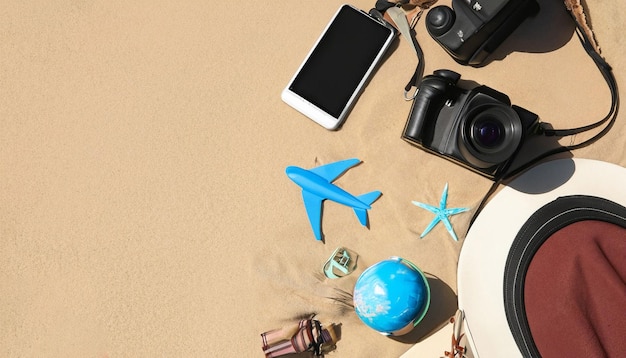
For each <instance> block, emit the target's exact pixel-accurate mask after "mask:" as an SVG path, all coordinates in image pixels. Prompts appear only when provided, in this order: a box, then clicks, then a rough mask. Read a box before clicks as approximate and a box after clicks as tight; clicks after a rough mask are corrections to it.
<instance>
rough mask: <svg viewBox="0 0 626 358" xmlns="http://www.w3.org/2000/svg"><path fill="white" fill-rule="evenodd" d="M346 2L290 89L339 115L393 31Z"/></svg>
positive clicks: (328, 111) (335, 115) (323, 108)
mask: <svg viewBox="0 0 626 358" xmlns="http://www.w3.org/2000/svg"><path fill="white" fill-rule="evenodd" d="M368 16H369V15H366V14H363V13H361V12H359V11H358V10H356V9H354V8H352V7H350V6H347V5H344V6H342V8H341V9H340V10H339V12H338V13H337V16H336V17H335V19H334V21H333V22H332V23H331V24H330V26H329V27H328V29H327V31H326V32H325V33H324V35H323V36H322V37H321V39H320V41H319V42H318V44H317V46H316V47H315V49H314V50H313V51H312V52H311V55H310V57H309V58H308V59H307V61H306V62H305V63H304V65H303V66H302V68H301V70H300V72H299V73H298V75H296V77H295V78H294V80H293V82H292V84H291V86H289V89H290V90H291V91H293V92H295V93H296V94H298V95H299V96H301V97H302V98H304V99H306V100H307V101H309V102H311V103H313V104H314V105H316V106H317V107H319V108H321V109H322V110H324V111H326V112H327V113H328V114H330V115H332V116H333V117H335V118H338V117H339V115H340V114H341V112H342V111H343V109H344V108H345V107H346V105H347V103H348V101H349V100H350V97H351V96H352V95H353V93H354V92H355V90H356V89H357V87H358V86H359V83H360V82H361V80H363V77H364V76H365V75H366V74H367V71H368V70H369V68H370V67H371V65H372V63H373V62H374V60H375V59H376V56H377V55H378V54H379V53H380V51H381V49H382V48H383V46H384V44H385V42H386V41H387V39H388V38H389V34H390V32H391V30H390V29H389V28H387V27H385V26H384V25H382V24H380V23H378V22H377V21H374V20H373V19H371V18H368Z"/></svg>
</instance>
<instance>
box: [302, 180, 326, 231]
mask: <svg viewBox="0 0 626 358" xmlns="http://www.w3.org/2000/svg"><path fill="white" fill-rule="evenodd" d="M302 199H304V207H305V208H306V214H307V215H308V216H309V222H310V223H311V228H312V229H313V233H314V234H315V239H317V240H322V201H324V198H320V197H319V196H317V195H315V194H311V193H309V192H308V191H306V190H302Z"/></svg>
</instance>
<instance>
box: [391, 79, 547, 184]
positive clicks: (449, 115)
mask: <svg viewBox="0 0 626 358" xmlns="http://www.w3.org/2000/svg"><path fill="white" fill-rule="evenodd" d="M460 78H461V76H460V75H459V74H458V73H456V72H453V71H449V70H438V71H435V73H434V74H433V75H430V76H426V77H424V79H423V80H422V82H421V83H420V86H419V88H418V91H417V95H416V97H415V99H414V100H413V105H412V107H411V112H410V113H409V118H408V119H407V123H406V126H405V128H404V132H403V134H402V138H403V139H404V140H406V141H408V142H409V143H411V144H414V145H416V146H418V147H420V148H422V149H425V150H427V151H429V152H433V153H435V154H438V155H441V156H443V157H445V158H447V159H450V160H452V161H454V162H456V163H458V164H461V165H464V166H466V167H468V168H470V169H472V170H474V171H476V172H478V173H479V174H482V175H483V176H486V177H489V178H491V179H494V178H497V177H498V176H499V175H500V174H502V173H504V172H505V170H506V169H507V167H508V166H509V164H510V162H511V160H512V159H513V158H514V156H515V154H516V153H517V152H518V150H519V148H520V147H521V146H522V144H523V143H524V142H525V141H526V140H527V139H528V137H529V135H530V133H532V129H533V127H534V126H535V125H536V124H537V123H538V117H537V115H536V114H534V113H532V112H530V111H528V110H526V109H524V108H521V107H518V106H515V105H511V101H510V100H509V97H508V96H507V95H505V94H503V93H501V92H498V91H496V90H494V89H492V88H489V87H487V86H477V85H472V86H461V85H458V84H459V80H460Z"/></svg>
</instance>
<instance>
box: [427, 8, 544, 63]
mask: <svg viewBox="0 0 626 358" xmlns="http://www.w3.org/2000/svg"><path fill="white" fill-rule="evenodd" d="M538 11H539V5H538V3H537V1H536V0H452V8H450V7H448V6H445V5H441V6H436V7H434V8H432V9H430V10H429V11H428V14H427V15H426V29H427V30H428V33H429V34H430V36H431V37H432V38H433V39H435V41H437V42H438V43H439V44H440V45H441V46H442V47H443V48H444V49H445V50H446V52H448V53H449V54H450V55H451V56H452V57H453V58H454V59H455V60H456V61H457V62H458V63H460V64H463V65H471V66H481V65H483V64H484V63H485V61H486V59H487V57H488V56H489V55H490V54H491V53H493V51H495V49H496V48H497V47H498V46H500V44H501V43H502V41H504V39H506V38H507V37H508V36H509V35H510V34H511V33H512V32H513V30H515V29H516V28H517V27H518V26H519V25H520V24H521V23H522V21H523V20H524V19H526V18H527V17H529V16H532V15H534V14H536V13H537V12H538Z"/></svg>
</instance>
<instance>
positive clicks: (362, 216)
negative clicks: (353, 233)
mask: <svg viewBox="0 0 626 358" xmlns="http://www.w3.org/2000/svg"><path fill="white" fill-rule="evenodd" d="M381 194H382V193H381V192H380V191H372V192H369V193H366V194H363V195H359V196H357V199H359V200H360V201H362V202H363V203H365V204H367V205H371V204H372V203H373V202H374V201H376V199H378V198H379V197H380V195H381ZM354 213H355V214H356V217H357V218H358V219H359V222H360V223H361V225H363V226H367V210H366V209H359V208H354Z"/></svg>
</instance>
